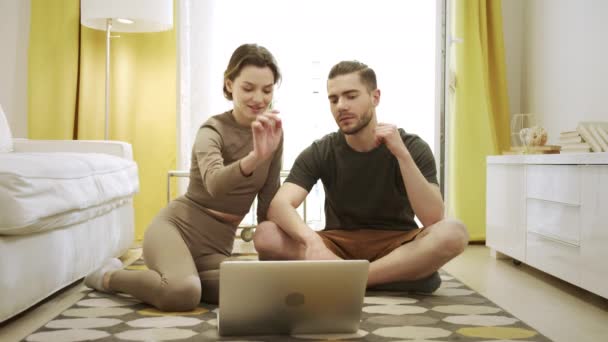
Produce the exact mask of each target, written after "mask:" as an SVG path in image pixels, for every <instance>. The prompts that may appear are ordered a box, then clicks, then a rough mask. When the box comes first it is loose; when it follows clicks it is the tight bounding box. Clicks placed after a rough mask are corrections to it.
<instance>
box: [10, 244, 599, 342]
mask: <svg viewBox="0 0 608 342" xmlns="http://www.w3.org/2000/svg"><path fill="white" fill-rule="evenodd" d="M235 249H236V250H239V251H241V252H242V253H251V252H254V250H253V248H252V246H251V244H250V243H243V242H242V241H239V240H237V245H236V247H235ZM140 255H141V249H139V248H134V249H132V250H131V251H130V253H128V254H127V255H126V256H125V259H126V260H125V261H126V262H129V260H134V259H137V258H138V257H139V256H140ZM444 269H445V270H446V271H448V272H449V273H451V274H452V275H453V276H455V277H457V278H458V279H460V280H461V281H463V282H464V283H465V284H467V285H468V286H470V287H471V288H473V289H474V290H476V291H478V292H479V293H481V294H482V295H484V296H486V297H487V298H489V299H490V300H492V301H494V302H495V303H496V304H498V305H499V306H501V307H503V308H504V309H506V310H507V311H509V312H510V313H511V314H513V315H514V316H516V317H518V318H520V319H521V320H523V321H524V322H526V323H527V324H529V325H531V326H532V327H533V328H535V329H537V330H538V331H540V332H541V333H543V334H544V335H546V336H547V337H549V338H550V339H552V340H554V341H556V342H574V341H576V342H596V341H607V340H608V338H606V336H608V300H606V299H604V298H601V297H599V296H596V295H593V294H591V293H589V292H587V291H584V290H582V289H580V288H577V287H575V286H573V285H570V284H568V283H565V282H563V281H560V280H559V279H556V278H553V277H551V276H548V275H546V274H545V273H542V272H540V271H537V270H535V269H533V268H531V267H528V266H526V265H520V266H515V265H513V264H512V263H511V261H510V260H495V259H494V258H492V257H491V256H490V250H489V249H487V248H486V247H485V246H480V245H472V246H469V247H468V248H467V250H466V251H465V252H464V253H463V254H462V255H461V256H459V257H458V258H456V259H454V260H452V261H451V262H450V263H448V264H447V265H446V266H445V267H444ZM82 290H84V287H83V285H82V284H81V283H80V282H79V283H76V284H73V285H72V286H70V287H68V288H66V289H64V290H62V291H60V292H59V293H57V294H55V295H54V296H52V297H51V298H49V299H47V300H46V301H45V302H43V303H42V304H40V305H38V306H36V307H35V308H33V309H32V310H28V311H27V312H26V313H24V314H22V315H20V316H18V317H17V318H16V319H12V320H10V321H9V322H5V323H4V324H2V325H0V341H2V342H9V341H19V340H21V339H23V338H24V337H25V336H27V335H29V334H30V333H32V332H33V331H35V330H37V329H38V328H39V327H41V326H42V325H44V324H45V323H46V322H48V321H49V320H51V319H52V318H53V317H55V316H56V315H57V314H59V313H60V312H62V311H64V310H65V309H66V308H68V307H70V306H71V305H72V304H73V303H75V302H77V301H78V300H79V299H81V298H82V296H83V295H82V293H81V291H82Z"/></svg>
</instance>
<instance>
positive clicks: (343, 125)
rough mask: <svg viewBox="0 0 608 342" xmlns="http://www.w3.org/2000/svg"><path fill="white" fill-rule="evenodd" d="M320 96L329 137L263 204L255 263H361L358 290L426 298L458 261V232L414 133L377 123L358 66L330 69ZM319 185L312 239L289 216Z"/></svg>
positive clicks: (370, 75) (464, 238) (367, 77)
mask: <svg viewBox="0 0 608 342" xmlns="http://www.w3.org/2000/svg"><path fill="white" fill-rule="evenodd" d="M327 91H328V98H329V102H330V108H331V112H332V114H333V116H334V119H335V120H336V123H337V124H338V126H339V131H338V132H335V133H331V134H328V135H326V136H325V137H323V138H321V139H320V140H317V141H315V142H314V143H313V144H312V145H311V146H310V147H308V148H307V149H305V150H304V151H303V152H302V153H301V154H300V156H299V157H298V158H297V160H296V161H295V163H294V165H293V168H292V169H291V172H290V174H289V176H288V178H287V180H286V181H285V183H284V184H283V186H282V187H281V188H280V189H279V191H278V193H277V194H276V196H275V197H274V199H273V200H272V203H271V205H270V209H269V211H268V217H269V220H270V221H267V222H263V223H261V224H260V225H259V226H258V228H257V230H256V233H255V236H254V243H255V247H256V249H257V251H258V253H259V257H260V259H262V260H264V259H287V260H294V259H295V260H313V259H367V260H369V261H370V262H371V263H370V268H369V276H368V283H367V286H368V288H376V289H398V290H408V291H420V292H426V293H430V292H433V291H435V290H436V289H437V288H438V287H439V285H440V284H441V279H440V278H439V276H438V274H437V270H438V269H439V268H440V267H441V266H443V265H444V264H445V263H446V262H448V261H449V260H450V259H452V258H454V257H455V256H457V255H459V254H460V253H462V251H463V250H464V248H465V247H466V245H467V242H468V234H467V231H466V228H465V227H464V225H463V224H462V223H461V222H459V221H457V220H451V219H445V218H444V205H443V199H442V197H441V193H440V191H439V187H438V185H437V184H438V182H437V170H436V167H435V160H434V158H433V155H432V152H431V150H430V148H429V147H428V145H427V144H426V143H425V142H424V141H423V140H422V139H421V138H420V137H418V136H416V135H413V134H407V133H405V132H404V131H403V130H402V129H397V127H395V126H394V125H390V124H385V123H378V122H377V119H376V106H378V103H379V102H380V90H379V89H378V88H377V85H376V75H375V73H374V71H373V70H372V69H371V68H369V67H368V66H367V65H365V64H363V63H360V62H357V61H344V62H340V63H338V64H336V65H335V66H334V67H333V68H332V69H331V71H330V73H329V77H328V81H327ZM319 178H320V179H321V181H322V183H323V186H324V189H325V214H326V227H325V230H323V231H320V232H315V231H313V230H312V229H311V228H310V227H308V226H307V225H306V223H305V222H303V221H302V219H301V218H300V216H299V215H298V213H297V212H296V208H297V207H298V206H299V205H300V204H301V203H302V202H303V201H304V199H305V197H306V195H307V194H308V192H309V191H310V190H311V189H312V187H313V186H314V184H315V183H316V182H317V180H318V179H319ZM414 215H415V216H417V217H418V219H419V220H420V222H421V223H422V224H423V226H424V228H418V226H417V224H416V223H415V221H414Z"/></svg>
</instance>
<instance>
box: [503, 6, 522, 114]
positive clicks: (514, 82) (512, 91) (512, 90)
mask: <svg viewBox="0 0 608 342" xmlns="http://www.w3.org/2000/svg"><path fill="white" fill-rule="evenodd" d="M524 1H526V0H504V1H502V16H503V30H504V42H505V61H506V64H507V82H508V93H509V109H510V111H511V115H513V114H517V113H520V112H521V78H522V73H521V67H522V62H523V47H524V45H523V44H524V43H523V42H524V36H523V33H524V30H523V23H524Z"/></svg>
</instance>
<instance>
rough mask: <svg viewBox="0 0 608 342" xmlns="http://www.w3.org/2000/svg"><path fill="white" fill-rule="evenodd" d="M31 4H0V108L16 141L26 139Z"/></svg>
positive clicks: (15, 0)
mask: <svg viewBox="0 0 608 342" xmlns="http://www.w3.org/2000/svg"><path fill="white" fill-rule="evenodd" d="M29 30H30V1H29V0H1V1H0V51H1V52H0V104H2V108H4V112H5V114H6V116H7V119H8V123H9V125H10V127H11V131H12V133H13V137H17V138H25V137H27V49H28V40H29Z"/></svg>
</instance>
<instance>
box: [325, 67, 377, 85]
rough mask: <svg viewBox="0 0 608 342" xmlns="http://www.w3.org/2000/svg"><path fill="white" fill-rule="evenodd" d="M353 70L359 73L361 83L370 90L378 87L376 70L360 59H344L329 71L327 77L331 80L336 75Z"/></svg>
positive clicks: (345, 73) (349, 72)
mask: <svg viewBox="0 0 608 342" xmlns="http://www.w3.org/2000/svg"><path fill="white" fill-rule="evenodd" d="M353 72H357V73H359V78H360V79H361V83H363V84H364V85H365V86H366V87H367V90H368V91H372V90H376V89H377V88H378V85H377V83H376V73H375V72H374V70H373V69H372V68H370V67H368V66H367V65H366V64H364V63H361V62H359V61H342V62H340V63H338V64H336V65H334V66H333V67H332V68H331V70H330V71H329V76H328V77H327V79H328V80H331V79H333V78H335V77H338V76H342V75H347V74H351V73H353Z"/></svg>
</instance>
